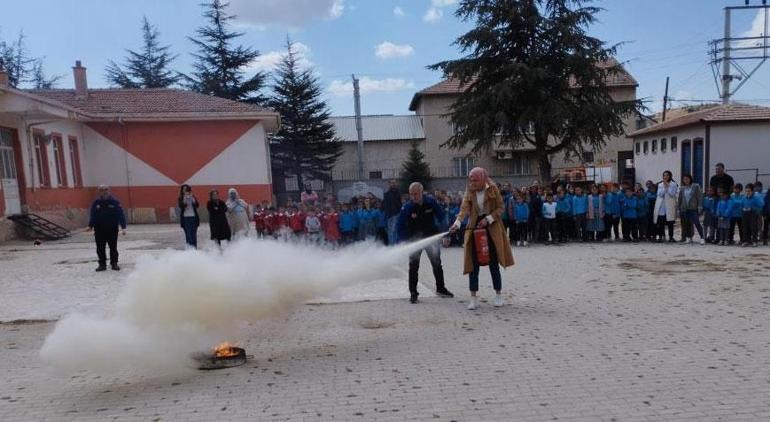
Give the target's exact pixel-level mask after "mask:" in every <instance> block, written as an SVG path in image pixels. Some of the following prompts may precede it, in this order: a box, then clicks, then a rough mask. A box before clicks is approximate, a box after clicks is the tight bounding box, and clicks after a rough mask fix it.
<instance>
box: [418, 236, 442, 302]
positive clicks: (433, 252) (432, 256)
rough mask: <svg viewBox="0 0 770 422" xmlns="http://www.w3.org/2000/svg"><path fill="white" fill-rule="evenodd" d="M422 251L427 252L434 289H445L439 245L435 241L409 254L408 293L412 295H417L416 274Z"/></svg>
mask: <svg viewBox="0 0 770 422" xmlns="http://www.w3.org/2000/svg"><path fill="white" fill-rule="evenodd" d="M422 251H425V253H426V254H428V260H429V261H430V266H431V267H432V268H433V276H434V277H435V278H436V290H437V291H440V290H443V289H445V286H444V269H443V268H442V267H441V246H440V245H439V244H438V242H436V243H435V244H434V245H431V246H428V247H427V248H425V249H421V250H419V251H417V252H415V253H413V254H411V255H409V293H411V294H412V295H417V274H418V273H419V270H420V256H421V255H422Z"/></svg>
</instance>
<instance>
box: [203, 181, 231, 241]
mask: <svg viewBox="0 0 770 422" xmlns="http://www.w3.org/2000/svg"><path fill="white" fill-rule="evenodd" d="M206 209H208V211H209V227H210V228H211V240H213V241H215V242H217V245H220V246H221V245H222V241H223V240H227V241H228V242H229V241H230V238H231V237H232V234H231V232H230V225H229V224H227V215H226V213H227V204H225V201H223V200H221V199H219V192H218V191H217V190H216V189H214V190H212V191H211V192H209V202H208V203H207V204H206Z"/></svg>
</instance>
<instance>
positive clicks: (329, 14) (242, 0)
mask: <svg viewBox="0 0 770 422" xmlns="http://www.w3.org/2000/svg"><path fill="white" fill-rule="evenodd" d="M344 10H345V0H230V9H229V12H230V13H232V14H234V15H236V16H237V19H236V23H239V24H245V25H252V26H256V27H259V28H264V27H266V26H269V25H281V26H288V27H292V28H298V27H302V26H303V25H305V24H306V23H308V22H310V21H312V20H315V19H337V18H339V17H340V16H342V14H343V12H344Z"/></svg>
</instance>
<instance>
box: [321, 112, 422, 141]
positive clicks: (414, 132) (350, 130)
mask: <svg viewBox="0 0 770 422" xmlns="http://www.w3.org/2000/svg"><path fill="white" fill-rule="evenodd" d="M329 121H330V122H331V123H332V124H334V131H335V132H336V133H337V136H338V137H339V138H340V139H342V140H343V141H347V142H356V141H357V140H358V134H357V132H356V118H355V116H341V117H330V118H329ZM361 126H362V129H363V135H364V141H367V142H368V141H396V140H412V139H425V131H424V130H423V127H422V121H421V120H420V117H419V116H414V115H403V116H394V115H369V116H361Z"/></svg>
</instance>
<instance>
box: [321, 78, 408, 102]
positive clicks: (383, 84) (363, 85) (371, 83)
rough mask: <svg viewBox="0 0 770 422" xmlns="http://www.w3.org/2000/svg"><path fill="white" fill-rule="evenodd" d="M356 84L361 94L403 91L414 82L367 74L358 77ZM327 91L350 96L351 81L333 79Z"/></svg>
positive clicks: (341, 95) (351, 91)
mask: <svg viewBox="0 0 770 422" xmlns="http://www.w3.org/2000/svg"><path fill="white" fill-rule="evenodd" d="M358 86H359V88H360V89H361V93H362V94H367V93H371V92H393V91H404V90H412V89H414V82H412V81H407V80H406V79H394V78H386V79H372V78H369V77H368V76H364V77H362V78H360V79H359V82H358ZM328 91H329V92H330V93H331V94H332V95H336V96H338V97H350V96H352V95H353V82H352V81H343V80H334V81H332V83H331V85H329V89H328Z"/></svg>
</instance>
